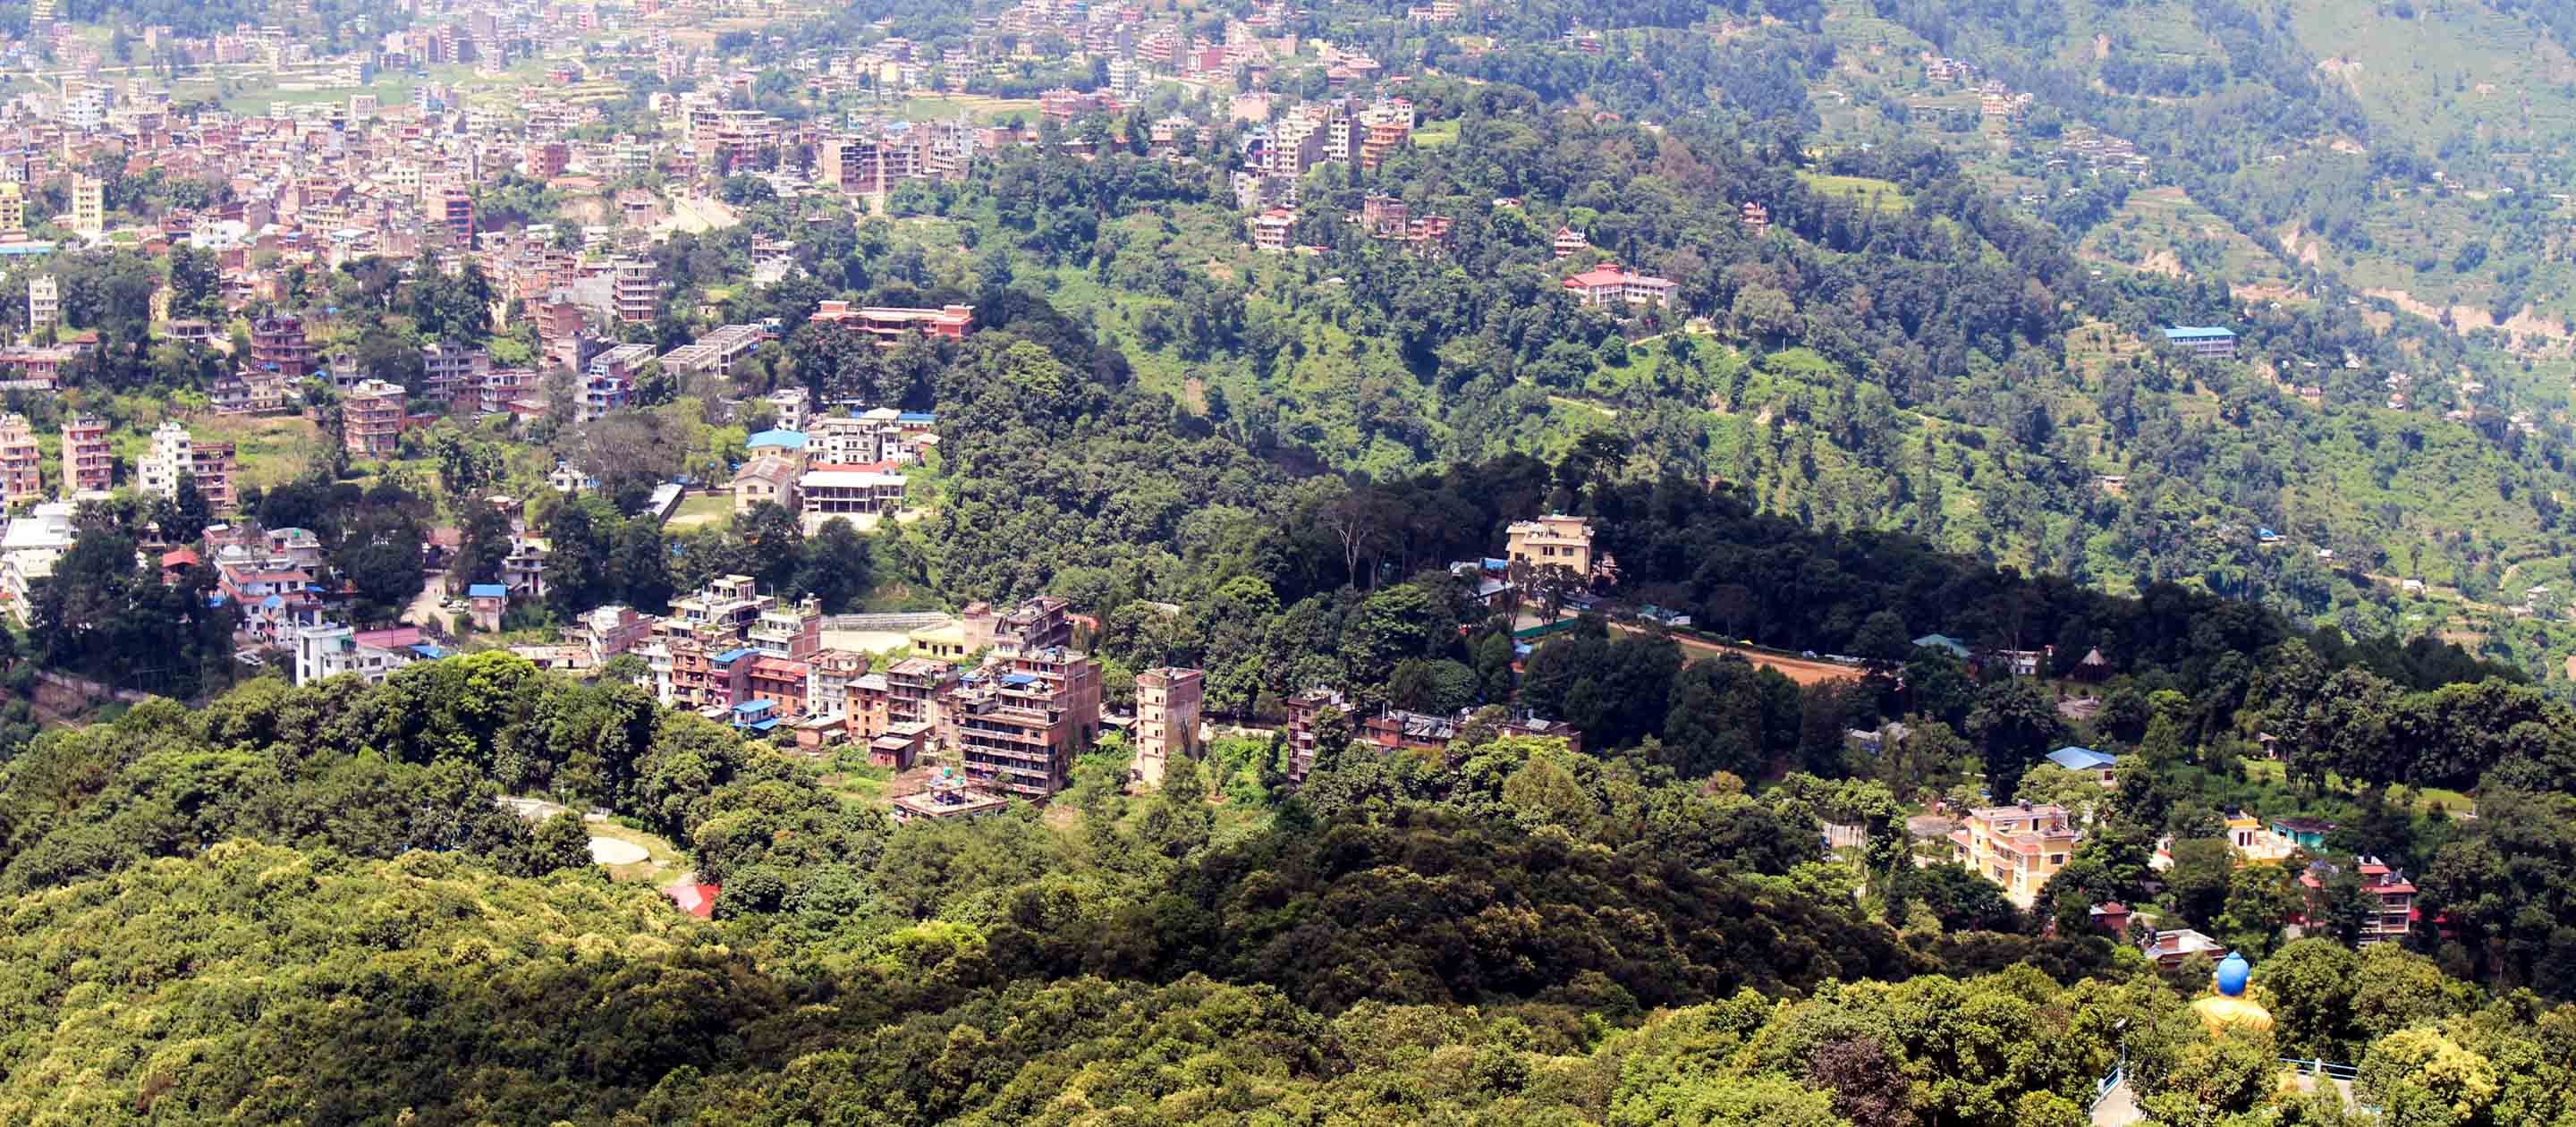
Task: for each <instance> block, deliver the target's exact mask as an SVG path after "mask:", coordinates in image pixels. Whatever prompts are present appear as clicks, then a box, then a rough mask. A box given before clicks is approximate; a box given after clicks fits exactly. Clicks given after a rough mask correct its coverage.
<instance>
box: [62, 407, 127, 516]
mask: <svg viewBox="0 0 2576 1127" xmlns="http://www.w3.org/2000/svg"><path fill="white" fill-rule="evenodd" d="M115 486H116V450H115V448H114V447H112V446H110V445H109V444H108V441H107V422H106V420H104V419H101V418H99V417H98V416H96V415H71V416H67V417H65V418H64V419H63V489H64V491H65V493H66V494H67V495H74V496H76V495H79V494H82V493H105V492H107V491H108V490H109V489H112V488H114V487H115Z"/></svg>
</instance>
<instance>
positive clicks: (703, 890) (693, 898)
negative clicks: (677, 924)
mask: <svg viewBox="0 0 2576 1127" xmlns="http://www.w3.org/2000/svg"><path fill="white" fill-rule="evenodd" d="M723 891H724V889H723V887H722V886H719V885H712V884H675V885H672V886H671V887H669V888H665V889H663V890H662V895H664V896H668V897H670V898H671V903H672V904H674V905H676V906H678V908H679V909H680V910H681V911H683V912H687V913H688V914H690V915H692V916H696V917H697V918H699V919H702V920H703V919H709V918H712V917H713V916H714V915H715V914H716V895H717V894H718V893H721V892H723Z"/></svg>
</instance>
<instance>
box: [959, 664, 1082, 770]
mask: <svg viewBox="0 0 2576 1127" xmlns="http://www.w3.org/2000/svg"><path fill="white" fill-rule="evenodd" d="M940 720H941V722H942V723H943V724H944V725H946V728H947V731H948V734H949V737H950V738H949V740H948V743H949V745H950V746H952V747H954V748H956V749H957V752H958V755H959V757H960V758H961V759H962V760H963V761H964V763H963V765H964V768H965V772H966V777H967V778H968V779H971V780H974V781H976V782H978V783H981V784H982V785H984V786H986V787H989V788H991V789H994V790H997V791H1007V792H1009V793H1012V794H1017V795H1022V796H1025V797H1029V798H1045V797H1047V796H1049V795H1052V794H1054V793H1056V792H1057V791H1060V790H1063V789H1064V788H1065V787H1067V786H1069V785H1071V784H1072V782H1073V760H1074V756H1075V755H1077V754H1079V753H1080V752H1081V751H1082V749H1084V748H1086V747H1089V746H1090V745H1091V743H1092V741H1093V740H1094V739H1096V738H1098V736H1099V734H1100V667H1099V666H1098V665H1097V664H1095V663H1093V661H1092V660H1091V657H1090V656H1089V655H1087V654H1083V653H1078V652H1075V651H1072V650H1067V649H1064V648H1062V647H1060V646H1048V647H1045V648H1041V649H1022V650H1013V651H1010V652H1008V653H1003V652H1000V651H997V652H996V654H995V656H994V657H993V658H992V659H991V660H990V661H988V662H986V663H985V665H984V667H983V668H982V669H979V670H977V671H975V672H974V673H971V674H968V675H967V677H966V680H965V681H964V683H962V684H961V685H959V687H958V688H956V689H955V690H953V691H951V692H950V693H949V694H948V696H947V698H946V699H945V700H943V701H942V702H941V705H940Z"/></svg>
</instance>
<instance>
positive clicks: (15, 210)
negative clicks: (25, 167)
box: [0, 183, 27, 231]
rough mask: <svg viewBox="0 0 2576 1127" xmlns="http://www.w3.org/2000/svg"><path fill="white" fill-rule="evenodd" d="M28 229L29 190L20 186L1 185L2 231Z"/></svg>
mask: <svg viewBox="0 0 2576 1127" xmlns="http://www.w3.org/2000/svg"><path fill="white" fill-rule="evenodd" d="M26 229H27V190H26V188H25V187H24V186H22V185H18V184H7V183H0V231H24V230H26Z"/></svg>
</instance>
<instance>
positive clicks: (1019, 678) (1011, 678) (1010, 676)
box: [1002, 673, 1038, 685]
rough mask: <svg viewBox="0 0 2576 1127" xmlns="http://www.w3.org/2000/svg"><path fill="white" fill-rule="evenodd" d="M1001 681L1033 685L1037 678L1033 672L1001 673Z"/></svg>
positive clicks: (1009, 683)
mask: <svg viewBox="0 0 2576 1127" xmlns="http://www.w3.org/2000/svg"><path fill="white" fill-rule="evenodd" d="M1002 683H1003V684H1005V685H1034V684H1037V683H1038V679H1037V675H1036V674H1033V673H1005V674H1002Z"/></svg>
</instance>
